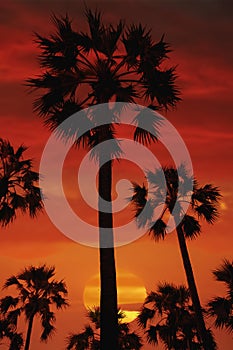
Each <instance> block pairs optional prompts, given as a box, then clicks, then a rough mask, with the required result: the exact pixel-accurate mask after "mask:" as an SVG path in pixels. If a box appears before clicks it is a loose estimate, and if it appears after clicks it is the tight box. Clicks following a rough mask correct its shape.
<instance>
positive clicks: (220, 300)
mask: <svg viewBox="0 0 233 350" xmlns="http://www.w3.org/2000/svg"><path fill="white" fill-rule="evenodd" d="M213 274H214V277H215V279H216V281H219V282H223V283H224V284H225V286H226V288H227V294H226V297H215V298H213V299H212V300H210V301H209V303H208V313H209V315H210V316H212V317H214V318H215V326H216V327H217V328H223V327H225V328H226V329H227V330H228V331H229V332H232V331H233V261H230V260H227V259H225V260H224V261H223V263H222V265H221V266H220V267H219V268H218V269H216V270H214V271H213Z"/></svg>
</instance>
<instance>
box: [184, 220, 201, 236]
mask: <svg viewBox="0 0 233 350" xmlns="http://www.w3.org/2000/svg"><path fill="white" fill-rule="evenodd" d="M181 225H182V228H183V232H184V235H185V238H189V239H195V238H196V237H197V236H199V235H200V233H201V225H200V224H199V222H198V220H197V219H195V217H194V216H191V215H187V214H186V215H185V216H184V217H183V219H182V222H181Z"/></svg>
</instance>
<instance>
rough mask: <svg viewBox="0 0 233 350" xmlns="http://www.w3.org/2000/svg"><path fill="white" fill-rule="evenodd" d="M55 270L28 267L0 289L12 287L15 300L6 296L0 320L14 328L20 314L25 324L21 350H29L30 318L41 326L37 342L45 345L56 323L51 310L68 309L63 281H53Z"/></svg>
mask: <svg viewBox="0 0 233 350" xmlns="http://www.w3.org/2000/svg"><path fill="white" fill-rule="evenodd" d="M54 275H55V267H47V266H46V265H42V266H39V267H35V266H29V267H27V268H25V269H24V270H23V271H22V272H20V273H18V274H17V275H13V276H11V277H9V278H8V279H7V280H6V282H5V284H4V287H3V288H8V287H11V286H14V287H16V289H17V296H16V297H12V296H6V297H4V298H2V299H1V301H0V310H1V313H2V314H3V315H4V318H5V319H6V320H7V321H8V322H10V324H13V325H14V326H15V327H16V326H17V321H18V318H19V316H20V315H22V314H24V315H25V317H26V320H27V322H28V329H27V335H26V340H25V347H24V350H29V346H30V339H31V333H32V326H33V321H34V318H35V317H36V316H37V317H39V318H40V321H41V325H42V333H41V336H40V339H41V341H47V339H48V337H49V336H51V335H52V333H53V332H54V330H55V327H54V322H55V320H56V318H55V314H54V312H52V311H51V306H52V305H54V306H55V307H56V308H57V309H62V308H64V307H66V306H67V305H68V303H67V300H66V298H65V296H66V295H67V289H66V285H65V283H64V281H63V280H61V281H57V280H55V279H53V277H54Z"/></svg>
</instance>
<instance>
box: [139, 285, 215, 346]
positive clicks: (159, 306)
mask: <svg viewBox="0 0 233 350" xmlns="http://www.w3.org/2000/svg"><path fill="white" fill-rule="evenodd" d="M138 324H139V325H140V326H141V327H142V328H143V329H145V333H146V335H147V341H148V342H149V343H150V344H154V345H157V344H158V341H159V340H160V341H161V342H162V343H163V344H164V346H165V349H175V350H187V349H189V350H194V349H201V345H200V343H199V342H198V341H197V327H196V321H195V314H194V310H193V307H192V304H191V298H190V292H189V290H188V289H187V288H186V287H185V286H183V285H179V286H175V285H174V284H172V283H161V284H159V285H158V287H157V290H156V292H150V293H149V294H148V296H147V297H146V299H145V302H144V304H143V307H142V309H141V311H140V314H139V316H138ZM208 337H209V342H211V343H210V344H211V345H210V347H209V349H210V348H211V349H214V348H215V349H216V344H215V342H214V339H213V336H212V334H211V332H210V331H209V332H208Z"/></svg>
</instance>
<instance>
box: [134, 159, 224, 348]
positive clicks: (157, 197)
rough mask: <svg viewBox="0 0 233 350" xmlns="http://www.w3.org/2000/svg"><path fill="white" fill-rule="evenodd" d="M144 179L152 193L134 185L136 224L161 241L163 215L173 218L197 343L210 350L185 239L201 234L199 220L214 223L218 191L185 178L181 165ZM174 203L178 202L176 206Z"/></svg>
mask: <svg viewBox="0 0 233 350" xmlns="http://www.w3.org/2000/svg"><path fill="white" fill-rule="evenodd" d="M178 174H179V175H178ZM164 178H165V180H164ZM147 179H148V181H149V182H150V183H151V185H152V186H153V191H151V192H152V193H148V189H147V188H146V187H145V185H143V186H140V185H138V184H134V195H133V197H132V202H133V205H134V207H135V217H136V220H137V224H138V226H139V227H148V232H149V234H150V235H152V237H153V238H154V239H155V240H159V239H164V238H165V236H166V233H167V222H166V215H170V216H172V217H173V218H174V221H175V223H177V225H176V232H177V237H178V242H179V248H180V251H181V255H182V261H183V266H184V269H185V273H186V278H187V282H188V286H189V290H190V295H191V298H192V303H193V308H194V311H195V316H196V322H197V329H198V336H199V340H201V341H202V342H203V347H204V349H205V350H210V347H209V344H208V342H207V331H206V327H205V322H204V319H203V314H202V308H201V304H200V300H199V296H198V292H197V287H196V283H195V279H194V274H193V270H192V265H191V261H190V257H189V253H188V248H187V244H186V239H194V238H196V237H197V236H198V235H199V234H200V233H201V226H200V223H199V221H198V219H200V218H203V219H205V220H206V221H207V222H208V223H211V224H213V223H214V222H215V220H216V218H217V216H218V210H217V204H218V201H219V199H220V197H221V195H220V192H219V190H218V188H217V187H214V186H212V185H211V184H207V185H205V186H203V187H200V186H199V185H198V183H197V181H196V180H194V179H192V178H190V177H189V176H188V173H187V171H186V169H185V167H184V166H183V165H181V166H180V167H179V169H175V168H172V167H164V168H163V169H160V170H157V171H155V172H154V173H153V172H148V174H147ZM191 188H192V191H191ZM191 192H192V193H191ZM148 197H151V198H148ZM190 198H191V201H190V208H189V211H188V212H187V213H186V214H185V215H184V217H183V219H182V220H181V215H182V213H183V210H182V208H183V204H184V202H187V201H189V200H190ZM175 203H177V204H176V206H175ZM145 205H146V206H147V210H146V213H145V215H140V214H141V213H142V210H143V208H144V207H145ZM160 205H163V206H164V208H163V210H162V214H161V215H160V217H159V218H157V219H156V220H155V219H154V217H153V215H154V210H155V209H156V208H158V207H159V206H160ZM191 214H192V215H191Z"/></svg>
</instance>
